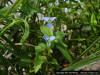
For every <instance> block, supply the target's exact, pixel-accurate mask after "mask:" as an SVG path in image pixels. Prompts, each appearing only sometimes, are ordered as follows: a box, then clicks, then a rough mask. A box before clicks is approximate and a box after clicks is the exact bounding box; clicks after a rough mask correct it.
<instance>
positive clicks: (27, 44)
mask: <svg viewBox="0 0 100 75" xmlns="http://www.w3.org/2000/svg"><path fill="white" fill-rule="evenodd" d="M15 45H19V46H20V45H22V43H15ZM25 45H26V46H30V47H35V46H34V45H32V44H29V43H25Z"/></svg>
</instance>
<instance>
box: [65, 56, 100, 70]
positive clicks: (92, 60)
mask: <svg viewBox="0 0 100 75" xmlns="http://www.w3.org/2000/svg"><path fill="white" fill-rule="evenodd" d="M99 60H100V55H98V56H95V57H88V58H86V59H83V60H80V61H78V62H76V63H75V64H73V65H70V66H69V67H66V68H64V69H63V70H64V71H69V70H75V71H77V70H80V69H82V68H84V67H85V66H87V65H91V64H93V63H95V62H97V61H99Z"/></svg>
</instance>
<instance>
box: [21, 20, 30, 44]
mask: <svg viewBox="0 0 100 75" xmlns="http://www.w3.org/2000/svg"><path fill="white" fill-rule="evenodd" d="M23 21H24V25H25V31H24V35H23V36H22V39H21V43H24V42H25V41H26V39H27V38H28V36H29V32H30V28H29V24H28V23H27V21H26V20H23Z"/></svg>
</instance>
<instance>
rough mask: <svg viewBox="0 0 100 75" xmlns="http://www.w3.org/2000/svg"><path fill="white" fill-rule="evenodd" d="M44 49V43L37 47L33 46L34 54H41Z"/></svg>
mask: <svg viewBox="0 0 100 75" xmlns="http://www.w3.org/2000/svg"><path fill="white" fill-rule="evenodd" d="M45 49H46V45H45V44H44V43H40V44H39V45H38V46H35V51H36V52H42V51H44V50H45Z"/></svg>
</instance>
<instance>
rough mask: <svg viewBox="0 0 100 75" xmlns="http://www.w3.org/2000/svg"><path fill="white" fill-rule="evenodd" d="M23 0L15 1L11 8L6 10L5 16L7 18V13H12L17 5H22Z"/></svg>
mask: <svg viewBox="0 0 100 75" xmlns="http://www.w3.org/2000/svg"><path fill="white" fill-rule="evenodd" d="M22 1H23V0H17V1H16V2H15V3H14V4H13V5H12V6H11V8H9V9H8V11H7V12H6V14H5V16H7V15H8V14H9V13H11V12H12V10H13V9H15V8H18V7H19V5H20V4H21V3H22Z"/></svg>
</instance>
